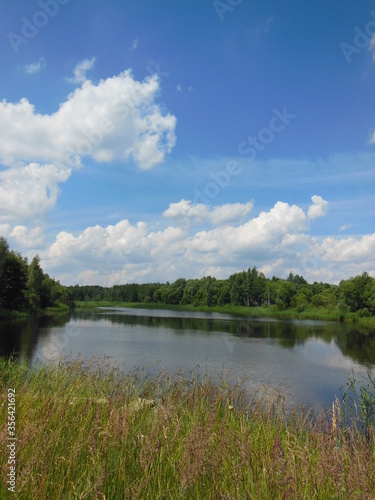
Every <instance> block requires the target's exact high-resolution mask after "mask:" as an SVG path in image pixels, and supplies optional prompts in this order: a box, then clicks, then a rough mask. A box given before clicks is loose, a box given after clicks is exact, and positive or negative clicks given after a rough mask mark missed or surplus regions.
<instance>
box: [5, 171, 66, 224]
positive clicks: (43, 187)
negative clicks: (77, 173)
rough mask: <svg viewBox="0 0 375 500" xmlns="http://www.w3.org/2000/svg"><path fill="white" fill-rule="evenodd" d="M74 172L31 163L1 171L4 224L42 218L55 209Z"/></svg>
mask: <svg viewBox="0 0 375 500" xmlns="http://www.w3.org/2000/svg"><path fill="white" fill-rule="evenodd" d="M69 175H70V169H66V168H61V167H59V166H56V165H51V164H47V165H40V164H38V163H30V164H29V165H26V166H19V167H18V168H12V169H8V170H5V171H2V172H0V222H6V221H9V222H12V221H17V220H29V219H35V218H37V219H38V218H41V217H42V216H43V215H45V213H46V212H47V211H49V210H51V209H52V208H53V207H54V206H55V204H56V200H57V196H58V193H59V188H58V184H59V183H61V182H65V181H66V180H67V178H68V177H69Z"/></svg>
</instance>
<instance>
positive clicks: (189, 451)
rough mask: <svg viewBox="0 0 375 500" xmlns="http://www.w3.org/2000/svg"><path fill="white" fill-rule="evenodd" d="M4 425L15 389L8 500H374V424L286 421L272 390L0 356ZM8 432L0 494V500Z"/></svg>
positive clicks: (325, 417)
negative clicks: (249, 394)
mask: <svg viewBox="0 0 375 500" xmlns="http://www.w3.org/2000/svg"><path fill="white" fill-rule="evenodd" d="M0 387H1V398H0V399H1V403H2V405H1V407H0V415H1V422H6V418H7V405H6V401H7V389H8V388H12V387H14V388H15V390H16V436H17V439H18V441H17V448H16V462H17V475H16V498H22V499H35V498H38V499H51V498H56V499H59V498H80V499H96V498H107V499H113V498H132V499H137V498H208V499H209V498H227V499H230V498H254V499H263V498H264V499H269V498H298V499H300V498H348V499H349V498H350V499H353V498H358V499H364V498H375V474H374V471H375V441H374V435H375V434H374V429H373V426H371V425H367V427H366V434H364V433H363V432H362V430H361V428H360V426H353V427H350V426H348V425H346V423H345V422H344V420H345V419H344V414H343V412H344V411H345V408H344V406H343V405H342V404H341V403H339V402H334V403H333V407H332V408H331V409H330V411H327V412H325V413H322V414H321V415H320V416H319V417H318V418H314V419H313V418H312V417H311V415H310V414H309V412H303V411H302V410H297V409H296V410H294V411H292V413H291V414H289V415H288V417H287V416H286V415H285V409H284V407H285V401H284V399H283V398H282V397H281V395H280V394H279V393H277V392H276V393H272V394H270V392H269V391H266V392H261V391H258V392H257V393H256V394H254V396H253V398H252V399H251V401H248V400H247V399H245V395H244V391H243V387H242V386H241V384H239V385H238V386H236V387H230V386H229V385H228V383H227V382H226V381H225V378H223V380H222V382H221V383H220V384H218V385H215V384H213V383H212V382H211V381H210V380H209V379H204V380H199V379H198V377H197V376H196V375H195V374H194V373H192V374H191V376H190V377H184V376H182V374H176V375H174V376H171V375H167V374H165V373H160V375H159V376H157V377H155V378H152V379H149V378H148V377H147V375H146V374H145V373H144V372H142V371H141V370H139V371H134V372H132V373H129V374H124V373H122V371H121V370H120V368H119V367H116V366H115V367H114V366H112V364H111V363H110V362H109V360H100V361H99V362H98V360H92V361H91V362H90V363H89V364H88V365H87V366H85V365H84V363H83V362H82V361H80V360H75V361H67V362H65V363H60V364H58V365H55V366H49V367H47V366H42V367H40V368H39V369H38V370H30V368H29V367H28V366H27V365H25V364H23V363H17V362H13V361H5V360H1V361H0ZM6 443H7V428H6V426H5V425H3V426H2V427H1V429H0V464H1V481H0V497H1V498H8V495H7V493H8V492H7V486H6V474H7V469H8V466H7V458H8V457H7V455H8V451H7V446H6Z"/></svg>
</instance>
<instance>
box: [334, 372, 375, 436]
mask: <svg viewBox="0 0 375 500" xmlns="http://www.w3.org/2000/svg"><path fill="white" fill-rule="evenodd" d="M367 376H368V379H369V382H368V383H367V385H362V386H360V387H359V389H358V384H357V381H356V379H355V377H354V374H352V375H351V376H349V380H348V382H347V384H346V386H345V389H344V395H343V398H342V399H343V406H344V416H345V418H346V420H348V421H349V422H352V421H354V423H355V424H356V425H357V427H358V428H359V429H360V430H362V431H363V432H364V433H365V436H366V437H367V438H368V437H369V435H370V430H371V429H374V428H375V379H373V378H372V377H371V375H370V373H368V374H367Z"/></svg>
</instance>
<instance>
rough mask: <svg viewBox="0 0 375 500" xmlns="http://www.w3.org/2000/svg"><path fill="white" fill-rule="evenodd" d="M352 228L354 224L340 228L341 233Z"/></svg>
mask: <svg viewBox="0 0 375 500" xmlns="http://www.w3.org/2000/svg"><path fill="white" fill-rule="evenodd" d="M351 227H352V224H343V225H342V226H341V227H340V231H346V230H347V229H350V228H351Z"/></svg>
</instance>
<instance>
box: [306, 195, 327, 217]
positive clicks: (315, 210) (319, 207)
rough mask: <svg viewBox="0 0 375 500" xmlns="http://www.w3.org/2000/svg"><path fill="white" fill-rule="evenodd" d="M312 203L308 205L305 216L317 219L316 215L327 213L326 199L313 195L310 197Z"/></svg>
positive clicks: (320, 215)
mask: <svg viewBox="0 0 375 500" xmlns="http://www.w3.org/2000/svg"><path fill="white" fill-rule="evenodd" d="M311 200H312V202H313V204H312V205H310V207H309V210H308V212H307V217H308V218H309V219H317V218H318V217H324V216H325V215H327V213H328V201H325V200H323V198H322V197H321V196H317V195H314V196H312V198H311Z"/></svg>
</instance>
